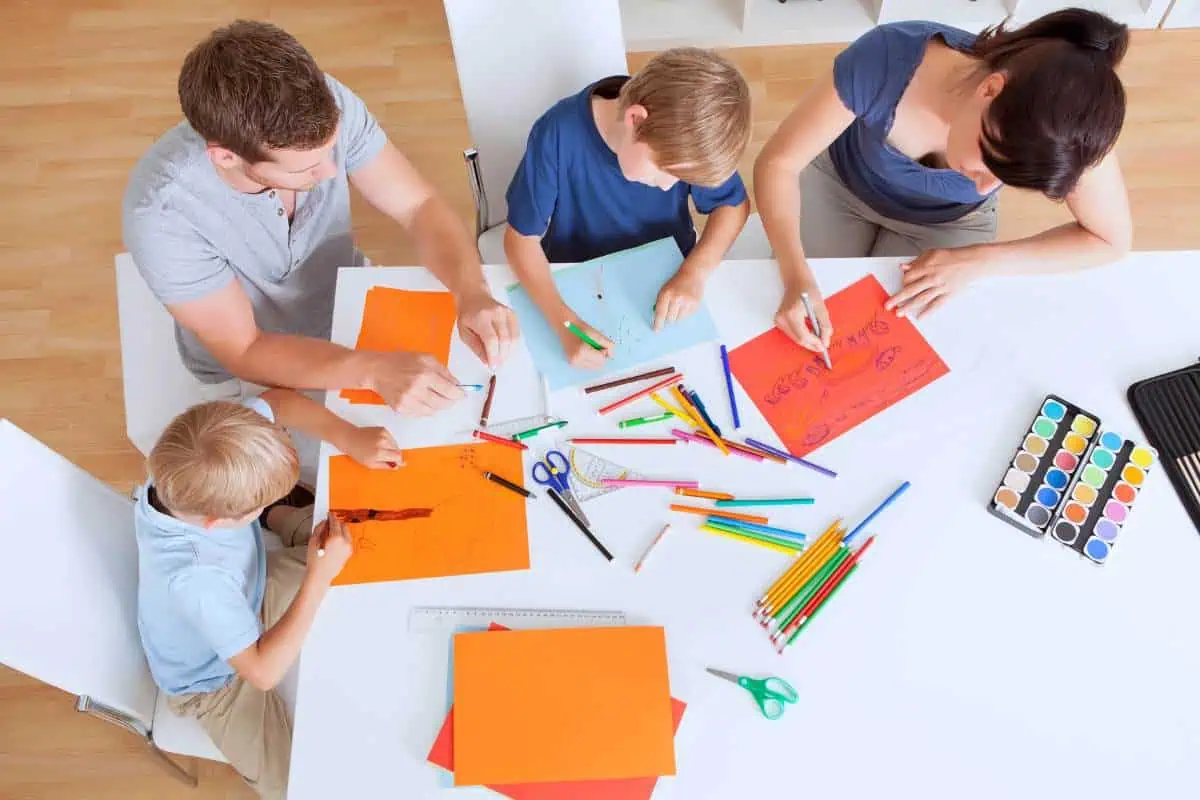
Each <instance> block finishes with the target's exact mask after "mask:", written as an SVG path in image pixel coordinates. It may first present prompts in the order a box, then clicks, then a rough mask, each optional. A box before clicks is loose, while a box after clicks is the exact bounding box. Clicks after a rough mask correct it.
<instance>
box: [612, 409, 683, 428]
mask: <svg viewBox="0 0 1200 800" xmlns="http://www.w3.org/2000/svg"><path fill="white" fill-rule="evenodd" d="M673 416H674V414H672V413H670V412H669V411H668V412H667V413H666V414H658V415H657V416H653V417H634V418H633V419H626V420H622V421H620V422H618V423H617V427H618V428H636V427H637V426H638V425H649V424H650V423H651V422H662V421H664V420H668V419H670V418H671V417H673Z"/></svg>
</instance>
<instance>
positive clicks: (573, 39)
mask: <svg viewBox="0 0 1200 800" xmlns="http://www.w3.org/2000/svg"><path fill="white" fill-rule="evenodd" d="M445 6H446V21H447V22H448V23H449V25H450V42H451V44H452V45H453V47H454V62H455V65H456V67H457V69H458V85H459V88H460V90H461V91H462V98H463V107H464V108H465V109H466V112H467V127H468V128H470V131H471V138H472V140H473V143H474V146H475V149H476V150H478V151H479V163H480V167H481V171H482V173H483V188H484V191H485V192H486V193H487V199H488V220H487V224H488V225H489V226H491V225H496V224H499V223H500V222H503V221H504V220H505V219H506V218H507V216H508V207H507V204H506V203H505V201H504V192H505V191H506V190H507V189H508V183H509V181H510V180H511V179H512V176H513V173H514V172H515V171H516V168H517V163H518V162H519V161H520V159H521V156H522V154H523V153H524V152H525V142H526V139H527V138H528V136H529V129H530V128H531V127H532V126H533V123H534V121H536V120H537V118H538V117H540V116H541V115H542V114H543V113H544V112H545V111H546V110H547V109H549V108H550V106H552V105H554V103H556V102H557V101H559V100H561V99H562V98H563V97H566V96H567V95H570V94H574V93H576V92H578V91H580V90H581V89H583V87H585V86H587V85H588V84H589V83H591V82H593V81H596V80H599V79H600V78H604V77H607V76H609V75H623V74H626V73H627V72H628V71H629V66H628V63H627V62H626V60H625V42H624V37H623V36H622V34H621V10H620V8H619V7H618V4H617V0H445Z"/></svg>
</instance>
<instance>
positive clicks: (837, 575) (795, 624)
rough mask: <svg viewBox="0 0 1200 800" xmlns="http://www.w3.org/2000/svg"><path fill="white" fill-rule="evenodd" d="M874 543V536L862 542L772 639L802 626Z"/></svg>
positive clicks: (788, 634)
mask: <svg viewBox="0 0 1200 800" xmlns="http://www.w3.org/2000/svg"><path fill="white" fill-rule="evenodd" d="M874 541H875V537H874V536H872V537H871V538H870V539H867V540H866V541H865V542H863V546H862V547H860V548H858V550H856V551H855V552H854V554H853V555H852V556H850V557H849V558H847V559H846V560H845V561H843V562H842V564H841V566H839V567H838V568H837V571H836V572H834V573H833V574H832V575H830V576H829V579H828V580H826V581H825V584H824V585H823V586H821V589H820V590H819V591H818V592H817V593H816V594H814V595H813V596H812V598H811V599H809V601H808V602H807V603H805V604H804V608H802V609H800V613H799V614H797V615H796V616H795V617H794V618H793V619H792V621H791V623H790V624H789V625H788V626H787V627H786V628H784V629H783V630H781V631H777V632H776V633H775V636H774V638H775V640H776V641H779V640H781V639H783V638H785V637H787V636H790V635H791V634H792V632H793V631H794V630H796V628H799V627H800V626H801V625H803V624H804V622H805V621H807V620H808V618H809V617H811V616H812V613H813V611H815V610H816V608H817V606H819V605H821V603H822V602H824V601H825V598H826V597H828V596H829V595H830V594H831V593H832V592H833V590H834V589H836V588H837V587H838V584H840V583H841V582H842V581H844V580H845V579H846V576H847V575H848V574H850V570H852V569H854V567H855V565H857V564H858V561H859V559H860V558H862V554H863V553H864V552H866V550H867V548H868V547H870V546H871V543H872V542H874Z"/></svg>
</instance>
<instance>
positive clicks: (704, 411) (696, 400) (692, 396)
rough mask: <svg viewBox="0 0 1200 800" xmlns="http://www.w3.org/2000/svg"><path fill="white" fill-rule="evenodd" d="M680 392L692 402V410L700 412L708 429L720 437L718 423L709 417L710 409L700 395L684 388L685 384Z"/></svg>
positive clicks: (680, 387)
mask: <svg viewBox="0 0 1200 800" xmlns="http://www.w3.org/2000/svg"><path fill="white" fill-rule="evenodd" d="M679 391H681V392H683V396H684V397H686V398H687V399H688V400H689V401H690V402H691V404H692V408H694V409H696V410H697V411H699V412H700V416H701V417H703V418H704V421H705V422H707V423H708V427H710V428H712V429H713V433H715V434H716V435H717V436H720V435H721V429H720V428H719V427H717V423H715V422H713V418H712V417H711V416H709V413H708V408H706V407H705V405H704V401H703V400H701V399H700V395H699V394H698V393H697V392H696V391H695V390H694V389H687V388H684V386H683V384H680V385H679Z"/></svg>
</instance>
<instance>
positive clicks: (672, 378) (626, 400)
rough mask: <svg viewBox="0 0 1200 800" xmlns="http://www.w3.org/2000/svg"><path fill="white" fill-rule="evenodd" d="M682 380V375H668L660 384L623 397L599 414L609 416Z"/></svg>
mask: <svg viewBox="0 0 1200 800" xmlns="http://www.w3.org/2000/svg"><path fill="white" fill-rule="evenodd" d="M681 380H683V376H682V375H680V374H679V373H675V374H674V375H668V376H667V377H665V378H663V379H662V380H661V381H659V382H658V383H655V384H651V385H650V386H647V387H646V388H644V389H639V390H638V391H636V392H634V393H633V394H631V395H629V396H628V397H622V398H621V399H620V400H617V401H616V402H614V403H609V404H608V405H606V406H604V407H603V408H601V409H600V411H599V413H600V414H608V413H609V412H612V411H616V410H617V409H618V408H621V407H623V406H627V405H629V404H630V403H632V402H633V401H635V400H640V399H641V398H643V397H645V396H646V395H648V394H651V393H653V392H657V391H658V390H659V389H663V388H665V387H667V386H670V385H672V384H675V383H679V382H680V381H681Z"/></svg>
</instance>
